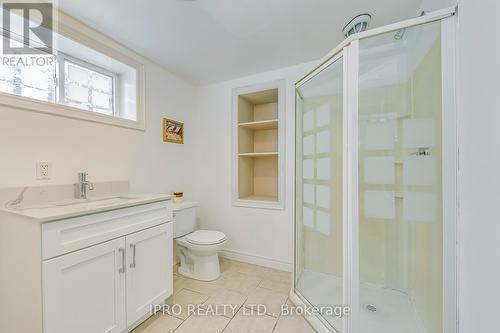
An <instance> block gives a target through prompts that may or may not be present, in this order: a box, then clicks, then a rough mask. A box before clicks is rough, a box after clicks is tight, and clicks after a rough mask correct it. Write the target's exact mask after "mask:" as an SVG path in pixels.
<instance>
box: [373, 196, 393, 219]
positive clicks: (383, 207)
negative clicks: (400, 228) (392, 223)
mask: <svg viewBox="0 0 500 333" xmlns="http://www.w3.org/2000/svg"><path fill="white" fill-rule="evenodd" d="M365 216H366V217H369V218H377V219H393V218H394V217H395V216H396V215H395V206H394V192H392V191H366V192H365Z"/></svg>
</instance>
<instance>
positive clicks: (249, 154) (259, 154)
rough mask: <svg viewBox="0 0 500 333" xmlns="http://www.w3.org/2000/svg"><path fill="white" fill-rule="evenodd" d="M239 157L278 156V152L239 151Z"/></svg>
mask: <svg viewBox="0 0 500 333" xmlns="http://www.w3.org/2000/svg"><path fill="white" fill-rule="evenodd" d="M238 156H239V157H266V156H278V152H276V151H271V152H262V153H239V154H238Z"/></svg>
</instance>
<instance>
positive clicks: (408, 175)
mask: <svg viewBox="0 0 500 333" xmlns="http://www.w3.org/2000/svg"><path fill="white" fill-rule="evenodd" d="M436 168H437V165H436V158H435V157H434V156H407V157H406V158H405V159H404V163H403V181H404V183H405V184H406V185H433V184H435V183H436Z"/></svg>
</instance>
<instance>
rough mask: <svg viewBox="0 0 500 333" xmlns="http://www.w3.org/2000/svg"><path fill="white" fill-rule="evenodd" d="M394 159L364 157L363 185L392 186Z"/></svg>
mask: <svg viewBox="0 0 500 333" xmlns="http://www.w3.org/2000/svg"><path fill="white" fill-rule="evenodd" d="M394 179H395V172H394V157H366V158H365V183H367V184H394Z"/></svg>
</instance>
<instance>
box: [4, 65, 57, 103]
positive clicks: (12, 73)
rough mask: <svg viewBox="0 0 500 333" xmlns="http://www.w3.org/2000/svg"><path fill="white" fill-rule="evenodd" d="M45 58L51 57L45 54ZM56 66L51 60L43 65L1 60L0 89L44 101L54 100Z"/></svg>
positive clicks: (53, 101)
mask: <svg viewBox="0 0 500 333" xmlns="http://www.w3.org/2000/svg"><path fill="white" fill-rule="evenodd" d="M46 59H50V60H52V59H51V57H49V56H47V58H46ZM55 73H56V67H55V65H54V63H53V61H46V62H45V64H44V65H37V66H26V64H25V63H23V62H20V61H17V62H13V63H5V62H2V64H1V65H0V91H2V92H5V93H9V94H14V95H19V96H25V97H30V98H34V99H37V100H41V101H46V102H52V103H55V102H56V75H55Z"/></svg>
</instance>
